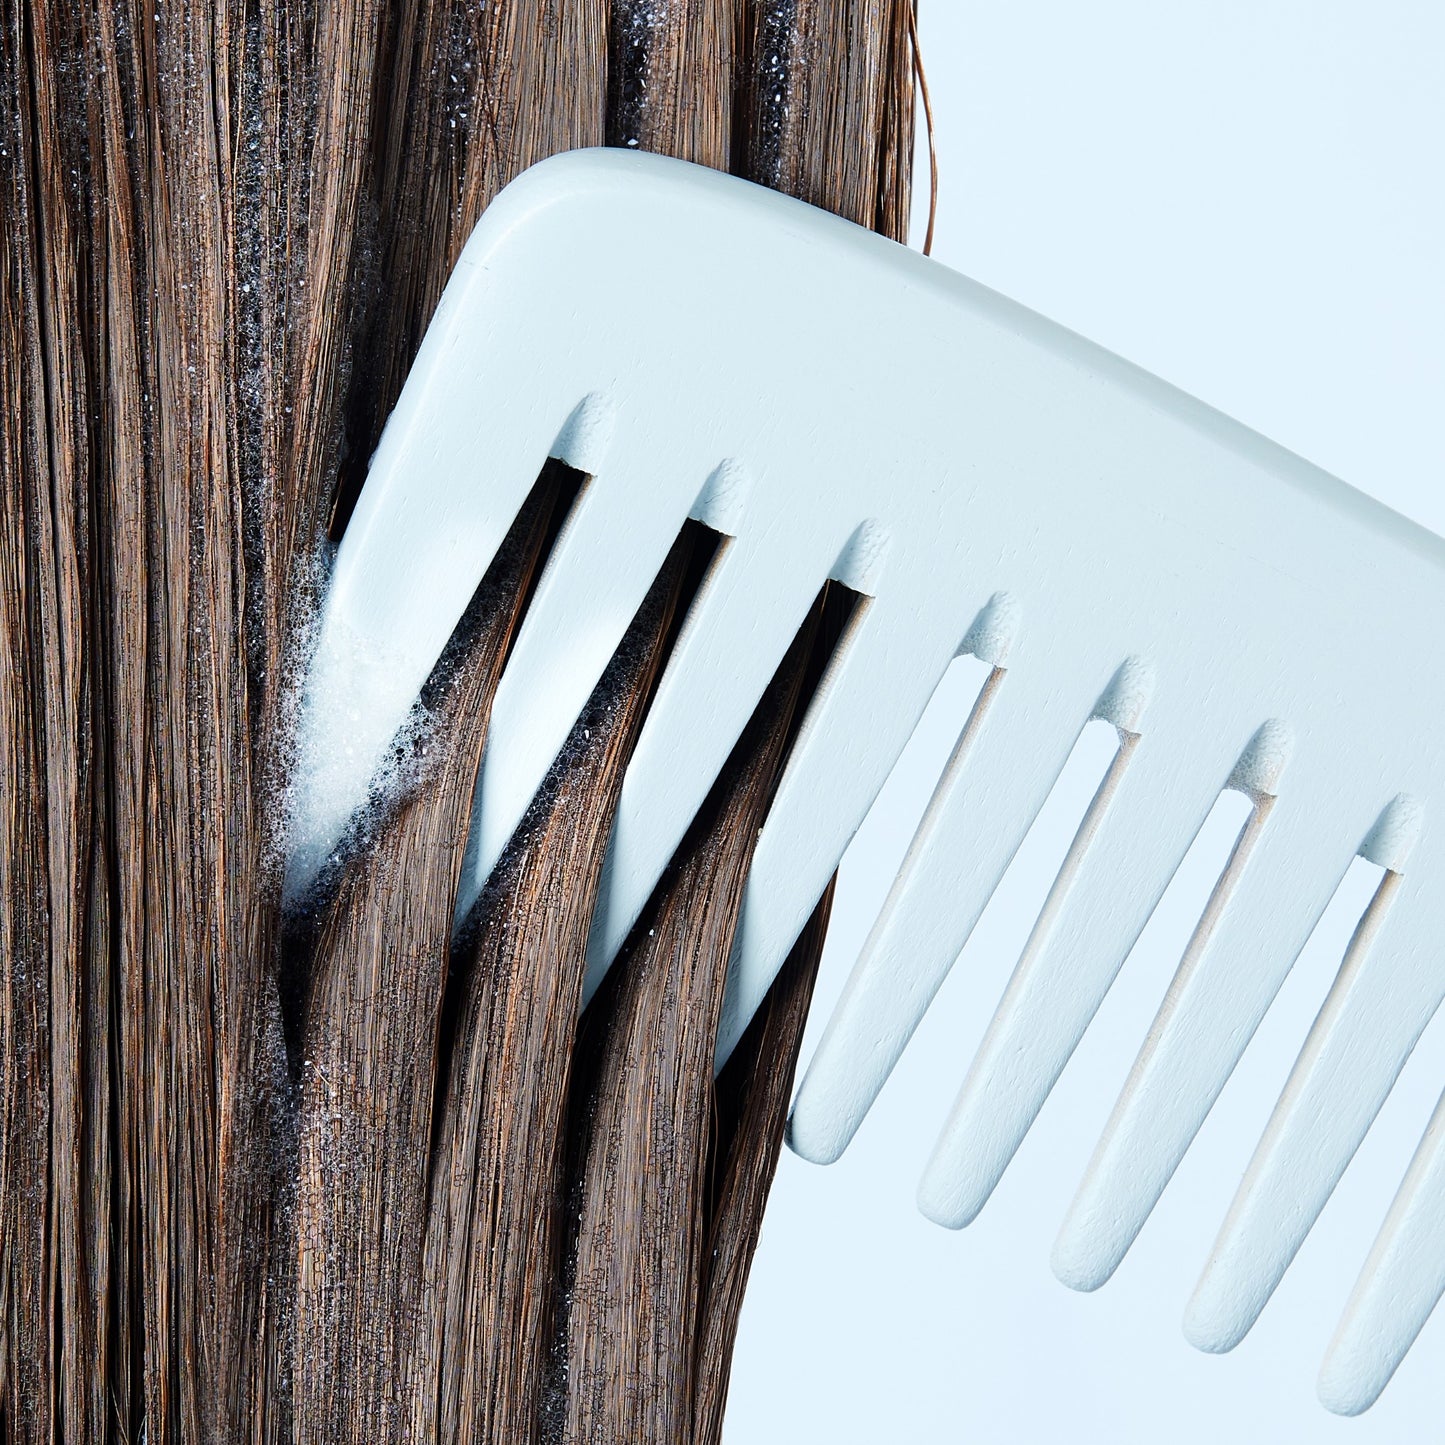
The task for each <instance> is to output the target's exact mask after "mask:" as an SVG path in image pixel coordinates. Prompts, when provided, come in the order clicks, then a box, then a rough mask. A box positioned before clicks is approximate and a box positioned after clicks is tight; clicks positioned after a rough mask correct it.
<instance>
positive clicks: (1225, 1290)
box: [1184, 869, 1442, 1351]
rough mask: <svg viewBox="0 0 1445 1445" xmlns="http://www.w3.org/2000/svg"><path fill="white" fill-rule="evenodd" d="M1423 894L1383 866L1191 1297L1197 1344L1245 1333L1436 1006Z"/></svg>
mask: <svg viewBox="0 0 1445 1445" xmlns="http://www.w3.org/2000/svg"><path fill="white" fill-rule="evenodd" d="M1421 871H1422V872H1423V871H1425V870H1423V869H1422V870H1421ZM1412 885H1413V886H1412ZM1420 893H1421V890H1420V888H1419V886H1418V882H1417V875H1416V874H1415V871H1414V870H1413V869H1412V871H1411V875H1410V877H1409V880H1408V881H1407V879H1406V878H1405V877H1404V876H1402V875H1401V874H1398V873H1386V875H1385V877H1384V879H1383V881H1382V882H1381V884H1380V888H1379V891H1378V892H1377V893H1376V895H1375V899H1374V901H1373V902H1372V903H1371V905H1370V907H1369V908H1368V909H1367V910H1366V911H1365V916H1364V918H1363V919H1362V920H1361V921H1360V926H1359V928H1358V929H1356V931H1355V936H1354V938H1353V940H1352V941H1351V943H1350V947H1349V951H1348V952H1347V953H1346V955H1345V960H1344V962H1343V964H1342V965H1341V967H1340V971H1339V974H1338V976H1337V977H1336V979H1335V982H1334V985H1333V987H1332V988H1331V989H1330V992H1329V995H1328V997H1327V998H1326V999H1325V1002H1324V1005H1323V1007H1322V1008H1321V1009H1320V1012H1319V1016H1318V1017H1317V1018H1316V1019H1315V1022H1314V1025H1313V1027H1312V1028H1311V1029H1310V1032H1309V1037H1308V1038H1307V1039H1306V1040H1305V1044H1304V1047H1303V1049H1302V1050H1301V1051H1300V1056H1299V1058H1298V1060H1297V1061H1296V1063H1295V1066H1294V1069H1293V1070H1292V1071H1291V1073H1290V1077H1289V1081H1288V1082H1287V1083H1286V1084H1285V1087H1284V1092H1283V1093H1282V1094H1281V1095H1280V1099H1279V1102H1278V1104H1276V1105H1275V1109H1274V1113H1273V1114H1272V1115H1271V1116H1270V1121H1269V1124H1268V1126H1267V1127H1266V1128H1265V1132H1264V1135H1263V1137H1262V1138H1261V1139H1260V1142H1259V1147H1258V1148H1257V1149H1256V1150H1255V1154H1254V1158H1253V1159H1252V1160H1251V1161H1250V1165H1249V1168H1248V1170H1247V1171H1246V1172H1245V1176H1244V1179H1243V1180H1242V1181H1241V1182H1240V1186H1239V1190H1238V1192H1237V1193H1236V1194H1235V1197H1234V1202H1233V1203H1232V1204H1231V1206H1230V1209H1229V1214H1228V1215H1227V1217H1226V1218H1225V1221H1224V1226H1223V1228H1222V1229H1221V1230H1220V1232H1219V1237H1218V1239H1217V1240H1216V1241H1215V1244H1214V1249H1213V1251H1212V1253H1211V1256H1210V1261H1209V1264H1208V1266H1207V1267H1206V1268H1205V1271H1204V1273H1203V1275H1202V1277H1201V1278H1200V1281H1199V1284H1198V1286H1197V1287H1196V1289H1195V1291H1194V1297H1193V1299H1192V1300H1191V1301H1190V1304H1189V1309H1188V1312H1187V1314H1186V1315H1185V1322H1184V1332H1185V1334H1186V1336H1187V1337H1188V1338H1189V1340H1190V1342H1191V1343H1193V1344H1194V1345H1197V1346H1198V1347H1199V1348H1200V1349H1204V1350H1210V1351H1223V1350H1228V1349H1232V1348H1233V1347H1234V1346H1235V1345H1236V1344H1238V1343H1239V1341H1240V1340H1241V1339H1243V1338H1244V1336H1245V1335H1246V1334H1247V1333H1248V1332H1249V1330H1250V1328H1251V1326H1252V1325H1253V1324H1254V1322H1255V1320H1256V1319H1257V1318H1258V1317H1259V1314H1260V1311H1261V1310H1262V1309H1263V1308H1264V1306H1265V1304H1266V1303H1268V1301H1269V1297H1270V1295H1271V1294H1273V1292H1274V1289H1275V1286H1276V1285H1277V1284H1278V1283H1279V1281H1280V1279H1281V1278H1282V1277H1283V1275H1284V1272H1285V1270H1286V1269H1287V1268H1288V1267H1289V1264H1290V1261H1291V1260H1292V1259H1293V1258H1294V1256H1295V1253H1296V1251H1297V1250H1298V1249H1299V1247H1300V1245H1301V1244H1302V1243H1303V1242H1304V1239H1305V1236H1306V1235H1307V1234H1308V1233H1309V1231H1310V1229H1311V1228H1312V1227H1313V1225H1314V1222H1315V1220H1316V1218H1317V1217H1318V1216H1319V1212H1320V1210H1321V1209H1322V1208H1323V1207H1324V1204H1325V1201H1326V1200H1327V1199H1328V1198H1329V1196H1330V1194H1331V1192H1332V1191H1333V1190H1334V1187H1335V1184H1336V1183H1337V1182H1338V1181H1339V1178H1340V1176H1341V1175H1342V1174H1343V1173H1344V1171H1345V1166H1346V1165H1347V1164H1348V1163H1349V1161H1350V1160H1351V1158H1353V1156H1354V1153H1355V1150H1356V1149H1357V1148H1359V1145H1360V1141H1361V1140H1362V1139H1363V1138H1364V1137H1365V1134H1366V1132H1367V1131H1368V1130H1369V1127H1370V1125H1371V1124H1372V1123H1373V1122H1374V1119H1375V1115H1376V1114H1377V1113H1378V1112H1379V1110H1380V1106H1381V1105H1382V1104H1383V1103H1384V1102H1385V1099H1386V1097H1387V1096H1388V1095H1389V1092H1390V1090H1391V1089H1392V1088H1393V1087H1394V1083H1395V1079H1396V1078H1397V1076H1398V1075H1399V1072H1400V1069H1401V1068H1402V1067H1403V1066H1404V1063H1405V1060H1406V1059H1407V1058H1408V1057H1409V1054H1410V1050H1411V1049H1412V1048H1414V1046H1415V1040H1416V1039H1418V1038H1419V1036H1420V1032H1421V1030H1422V1029H1423V1028H1424V1027H1425V1025H1426V1024H1427V1023H1428V1022H1429V1020H1430V1016H1431V1015H1432V1014H1433V1013H1434V1012H1435V1010H1436V1008H1437V1007H1438V1006H1439V1003H1440V995H1441V978H1440V970H1439V968H1438V966H1437V964H1438V956H1437V950H1438V948H1439V944H1440V936H1441V933H1442V928H1441V919H1440V917H1439V910H1438V909H1435V910H1431V909H1429V908H1428V907H1423V906H1421V905H1422V903H1423V900H1422V898H1421V896H1420ZM1412 905H1414V906H1413V907H1412ZM1417 909H1418V912H1417V911H1416V910H1417ZM1412 914H1414V916H1413V917H1412V916H1411V915H1412ZM1397 916H1398V922H1397V921H1396V920H1397ZM1381 933H1384V934H1385V935H1386V937H1385V939H1384V941H1383V942H1384V946H1383V947H1376V946H1375V945H1376V943H1377V935H1379V934H1381Z"/></svg>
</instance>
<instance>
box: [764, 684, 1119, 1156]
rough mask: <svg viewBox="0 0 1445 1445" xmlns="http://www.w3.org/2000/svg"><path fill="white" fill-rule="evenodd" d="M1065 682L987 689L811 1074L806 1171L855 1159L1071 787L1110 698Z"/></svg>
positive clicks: (800, 1136)
mask: <svg viewBox="0 0 1445 1445" xmlns="http://www.w3.org/2000/svg"><path fill="white" fill-rule="evenodd" d="M1053 681H1054V680H1053V679H1051V678H1050V677H1049V676H1047V675H1046V674H1045V673H1042V672H1039V671H1033V672H1031V671H1030V669H1029V667H1028V665H1027V663H1026V662H1020V663H1019V664H1017V665H1016V666H1011V667H1010V668H1009V669H1008V670H1007V671H995V673H994V674H993V677H992V678H991V679H990V681H989V683H988V684H986V686H985V691H984V694H983V695H981V697H980V699H979V703H978V704H977V705H976V706H975V708H974V711H973V714H972V716H971V717H970V719H969V722H968V725H967V726H966V727H965V729H964V732H963V736H962V737H961V738H960V740H959V744H958V747H957V748H956V749H955V752H954V756H953V757H952V758H951V759H950V760H949V764H948V767H947V768H946V769H945V771H944V773H943V776H942V778H941V779H940V781H939V784H938V787H937V788H936V790H935V791H934V795H933V799H932V801H931V802H930V803H929V805H928V810H927V812H925V814H924V816H923V821H922V822H921V823H920V824H919V826H918V831H917V833H916V834H915V835H914V839H913V843H912V845H911V846H910V848H909V851H908V856H907V858H906V859H905V860H904V864H903V868H902V869H901V871H900V872H899V874H898V877H897V879H896V880H895V882H894V884H893V887H892V889H891V890H890V892H889V895H888V898H887V901H886V902H885V903H884V905H883V909H882V912H881V913H880V914H879V916H878V920H877V922H876V923H875V924H874V925H873V929H872V932H871V933H870V934H869V936H868V939H867V942H866V943H865V944H864V946H863V951H862V954H861V955H860V956H859V959H858V962H857V963H856V964H855V965H854V968H853V972H852V975H851V976H850V978H849V979H848V983H847V986H846V987H845V989H844V991H843V995H842V997H841V999H840V1000H839V1002H838V1006H837V1008H836V1009H835V1010H834V1011H833V1015H832V1017H831V1018H830V1019H829V1020H828V1026H827V1028H826V1029H825V1031H824V1033H823V1037H822V1040H821V1041H820V1043H819V1045H818V1049H817V1052H816V1053H815V1054H814V1055H813V1058H812V1060H811V1061H810V1062H809V1064H808V1070H807V1073H806V1075H805V1076H804V1079H803V1083H802V1087H801V1088H800V1089H799V1090H798V1096H797V1098H796V1100H795V1101H794V1103H793V1113H792V1118H791V1120H790V1122H789V1126H788V1128H789V1135H788V1137H789V1142H790V1143H791V1145H792V1147H793V1149H794V1150H795V1151H796V1152H797V1153H799V1154H801V1155H802V1156H803V1158H805V1159H809V1160H812V1161H813V1162H814V1163H820V1164H822V1163H831V1162H832V1161H833V1160H835V1159H837V1158H838V1157H839V1155H841V1154H842V1152H843V1150H844V1149H845V1148H847V1146H848V1142H849V1140H850V1139H851V1138H852V1137H853V1135H854V1133H855V1132H856V1130H857V1128H858V1126H859V1124H860V1123H862V1121H863V1117H864V1115H865V1114H866V1113H867V1112H868V1110H869V1108H871V1107H872V1104H873V1100H874V1099H875V1098H876V1097H877V1096H878V1092H879V1090H880V1089H881V1088H882V1087H883V1084H884V1082H885V1080H886V1079H887V1078H888V1075H889V1074H890V1073H891V1072H892V1070H893V1066H894V1064H896V1063H897V1061H898V1059H899V1056H900V1055H901V1054H902V1052H903V1050H904V1048H905V1047H906V1046H907V1043H908V1040H909V1039H910V1038H911V1037H912V1035H913V1031H914V1029H915V1028H917V1026H918V1022H919V1020H920V1019H921V1018H922V1017H923V1014H924V1012H925V1011H926V1010H927V1008H928V1006H929V1004H930V1003H931V1002H932V1000H933V996H934V995H935V994H936V993H937V991H938V989H939V986H940V985H941V984H942V983H943V980H944V978H945V977H947V975H948V971H949V969H950V968H951V967H952V966H953V962H954V960H955V959H956V958H957V957H958V954H959V951H960V950H961V949H962V948H963V945H964V944H965V943H966V942H967V941H968V937H969V934H970V933H972V931H973V927H974V924H975V923H976V922H977V921H978V918H979V915H980V914H981V913H982V912H983V909H984V906H985V905H986V904H987V902H988V900H989V898H990V897H991V896H992V894H993V891H994V889H995V887H996V886H997V885H998V882H999V879H1000V878H1001V877H1002V876H1003V873H1004V871H1005V870H1006V869H1007V867H1008V865H1009V863H1010V862H1011V861H1012V859H1013V856H1014V854H1015V852H1017V850H1018V847H1019V844H1020V843H1021V842H1022V841H1023V839H1024V835H1025V834H1026V833H1027V832H1028V830H1029V828H1030V826H1031V825H1032V823H1033V821H1034V818H1035V817H1036V816H1037V814H1038V811H1039V809H1040V808H1041V807H1042V806H1043V804H1044V801H1045V799H1046V798H1047V797H1048V795H1049V792H1050V790H1051V789H1052V788H1053V786H1054V783H1055V782H1056V781H1057V780H1058V777H1059V774H1060V772H1062V770H1063V767H1064V764H1065V762H1066V761H1067V760H1068V756H1069V752H1070V750H1071V749H1072V747H1073V745H1074V742H1075V740H1076V739H1077V738H1078V736H1079V733H1080V731H1081V730H1082V729H1083V726H1084V724H1085V723H1086V722H1087V721H1088V719H1089V715H1090V711H1091V707H1092V702H1084V703H1080V701H1079V698H1080V697H1081V696H1088V697H1089V698H1090V699H1092V698H1093V697H1094V696H1096V695H1097V686H1098V684H1097V680H1096V681H1095V683H1094V691H1092V692H1090V691H1088V690H1087V686H1088V685H1087V684H1084V685H1083V686H1077V684H1078V678H1077V676H1075V677H1074V678H1071V679H1070V680H1069V682H1066V683H1065V684H1064V685H1062V686H1055V685H1051V684H1052V683H1053ZM1070 683H1073V684H1075V685H1074V686H1070Z"/></svg>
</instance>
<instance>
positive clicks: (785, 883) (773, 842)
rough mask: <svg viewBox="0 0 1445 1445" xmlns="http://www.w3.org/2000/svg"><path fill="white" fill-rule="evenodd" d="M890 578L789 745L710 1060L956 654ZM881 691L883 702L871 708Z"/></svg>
mask: <svg viewBox="0 0 1445 1445" xmlns="http://www.w3.org/2000/svg"><path fill="white" fill-rule="evenodd" d="M893 581H894V584H895V585H893V586H892V587H890V588H889V589H888V590H886V591H884V592H883V593H882V594H881V595H879V596H876V597H871V598H869V599H868V600H867V602H866V603H865V604H864V605H863V606H862V607H861V608H860V609H859V610H858V611H855V613H854V614H853V617H852V619H851V620H850V622H849V624H848V628H847V630H846V632H845V634H844V636H843V638H842V639H841V640H840V642H839V644H838V647H837V648H836V649H835V651H834V655H833V657H832V659H831V660H830V662H829V665H828V667H827V669H826V671H825V672H824V674H823V677H822V679H821V680H820V682H819V684H818V688H817V691H816V693H815V695H814V697H813V699H812V702H811V703H810V705H809V708H808V711H807V714H806V716H805V718H804V720H803V725H802V728H801V729H800V731H799V733H798V736H797V737H796V739H795V740H794V742H793V747H792V750H791V752H790V754H789V756H788V763H787V767H786V768H785V769H784V772H783V776H782V778H781V780H780V781H779V784H778V790H777V793H776V794H775V796H774V798H773V803H772V806H771V807H770V808H769V810H768V816H767V820H766V822H765V823H764V825H763V829H762V832H761V834H760V835H759V837H758V844H757V849H756V851H755V852H754V854H753V862H752V867H751V868H750V869H749V870H748V878H747V884H746V887H745V889H744V893H743V906H742V910H741V912H740V914H739V916H738V926H737V931H736V933H735V934H734V937H733V956H732V958H731V960H730V962H729V971H728V985H727V989H726V992H725V994H724V996H723V1008H722V1015H721V1017H720V1019H719V1022H718V1043H717V1066H718V1067H719V1068H721V1067H722V1065H723V1064H724V1063H725V1062H726V1061H727V1059H728V1056H729V1055H730V1054H731V1053H732V1051H733V1049H734V1047H735V1046H736V1045H737V1041H738V1039H739V1038H741V1037H742V1034H743V1030H744V1029H745V1028H746V1027H747V1024H748V1021H749V1020H750V1019H751V1018H752V1016H753V1014H754V1013H755V1012H756V1011H757V1009H758V1007H759V1006H760V1005H761V1003H762V1001H763V998H764V997H765V995H766V994H767V991H768V988H769V987H770V985H771V984H772V981H773V979H774V978H775V977H776V976H777V972H778V970H779V969H780V968H781V967H782V965H783V961H784V960H785V959H786V958H787V955H788V953H789V951H790V950H791V948H792V946H793V943H794V942H795V941H796V939H797V937H798V934H799V933H800V932H801V930H802V928H803V926H804V924H805V923H806V922H807V920H808V916H809V914H811V913H812V911H813V908H814V905H815V904H816V903H817V901H818V899H819V897H820V896H821V895H822V892H823V890H824V888H825V887H826V886H827V884H828V879H829V878H830V877H831V876H832V875H833V872H834V870H835V869H836V868H837V866H838V860H839V859H840V858H841V857H842V856H843V851H844V849H845V848H846V847H847V846H848V843H849V841H850V840H851V839H852V837H853V835H854V833H855V832H857V830H858V826H859V824H860V823H861V822H862V821H863V818H864V816H865V815H866V814H867V812H868V809H869V808H870V807H871V806H872V804H873V800H874V799H875V798H876V797H877V795H878V790H879V789H880V788H881V787H882V786H883V783H884V781H885V780H886V779H887V777H888V774H889V772H890V771H891V770H892V768H893V765H894V764H895V763H896V762H897V760H898V756H899V754H900V753H901V752H902V751H903V748H904V746H905V744H906V743H907V742H908V739H909V737H910V736H911V735H912V733H913V730H914V728H915V727H916V726H917V724H918V720H919V718H920V717H921V716H922V715H923V711H924V709H925V708H926V707H927V705H928V701H929V698H930V697H931V696H932V695H933V692H934V689H935V688H936V687H937V685H938V682H939V680H940V679H941V678H942V677H943V675H944V673H945V672H947V670H948V666H949V664H950V662H951V661H952V660H953V657H954V643H956V641H957V636H956V634H954V635H952V636H951V637H950V635H949V633H948V629H947V628H946V627H942V628H940V627H937V626H935V627H933V628H931V629H930V628H927V627H925V626H923V625H922V620H923V619H925V618H927V615H928V614H927V601H926V600H921V599H920V598H918V597H917V596H913V595H910V594H909V591H908V589H907V588H906V587H900V586H898V585H897V579H893ZM879 698H886V699H887V700H888V705H887V706H886V707H880V706H879V702H878V700H879Z"/></svg>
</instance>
